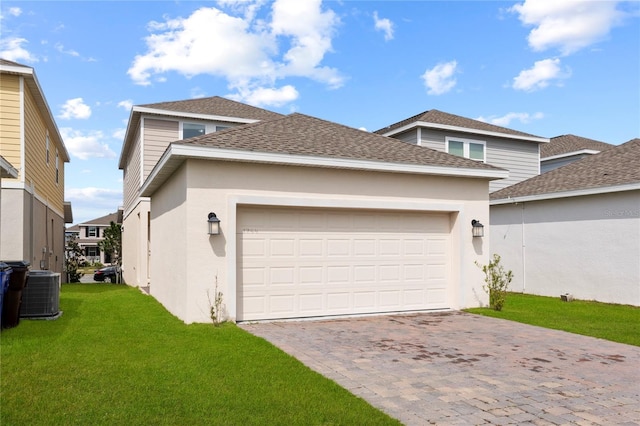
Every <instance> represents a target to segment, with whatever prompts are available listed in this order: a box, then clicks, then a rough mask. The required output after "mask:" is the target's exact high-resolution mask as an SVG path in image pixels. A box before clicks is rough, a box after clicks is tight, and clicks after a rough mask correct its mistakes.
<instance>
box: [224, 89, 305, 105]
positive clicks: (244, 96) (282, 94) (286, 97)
mask: <svg viewBox="0 0 640 426" xmlns="http://www.w3.org/2000/svg"><path fill="white" fill-rule="evenodd" d="M298 96H299V94H298V91H297V90H296V88H295V87H293V86H291V85H286V86H283V87H281V88H279V89H274V88H266V87H258V88H256V89H254V90H251V89H246V90H244V89H243V90H240V93H239V94H232V95H229V96H228V97H229V98H230V99H233V100H236V101H240V102H245V103H248V104H250V105H255V106H275V107H279V106H282V105H285V104H288V103H289V102H293V101H295V100H296V99H298Z"/></svg>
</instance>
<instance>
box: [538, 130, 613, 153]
mask: <svg viewBox="0 0 640 426" xmlns="http://www.w3.org/2000/svg"><path fill="white" fill-rule="evenodd" d="M612 146H614V145H611V144H608V143H605V142H600V141H596V140H593V139H588V138H583V137H581V136H576V135H562V136H556V137H554V138H551V139H550V141H549V143H545V144H542V145H541V146H540V157H541V158H546V157H553V156H554V155H561V154H568V153H571V152H576V151H582V150H585V149H590V150H594V151H604V150H606V149H609V148H611V147H612Z"/></svg>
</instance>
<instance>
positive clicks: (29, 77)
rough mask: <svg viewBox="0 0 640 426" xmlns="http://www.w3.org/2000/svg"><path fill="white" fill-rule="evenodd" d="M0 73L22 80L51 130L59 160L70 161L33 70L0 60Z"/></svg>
mask: <svg viewBox="0 0 640 426" xmlns="http://www.w3.org/2000/svg"><path fill="white" fill-rule="evenodd" d="M0 73H2V74H13V75H19V76H21V77H23V78H24V81H25V84H26V86H27V87H28V88H29V91H30V92H31V94H32V95H33V98H34V99H35V101H36V106H37V108H38V111H39V112H40V115H41V116H42V119H43V120H44V122H45V124H46V126H47V128H48V129H51V130H52V133H51V134H50V136H51V139H52V140H53V141H54V143H55V144H56V145H57V146H58V149H59V154H60V159H61V160H62V161H63V162H65V163H68V162H69V161H70V157H69V152H68V151H67V147H66V146H65V145H64V140H63V139H62V136H61V135H60V131H59V130H58V125H57V124H56V120H55V119H54V118H53V114H52V113H51V109H50V108H49V104H48V103H47V99H46V98H45V96H44V91H43V90H42V87H40V83H39V82H38V77H36V72H35V70H34V69H33V68H32V67H28V66H26V65H22V64H19V63H17V62H13V61H8V60H6V59H2V58H0Z"/></svg>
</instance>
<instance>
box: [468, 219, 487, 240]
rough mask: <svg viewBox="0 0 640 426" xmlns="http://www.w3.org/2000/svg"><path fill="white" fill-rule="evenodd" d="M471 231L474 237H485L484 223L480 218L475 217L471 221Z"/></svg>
mask: <svg viewBox="0 0 640 426" xmlns="http://www.w3.org/2000/svg"><path fill="white" fill-rule="evenodd" d="M471 226H472V228H471V233H472V234H473V236H474V237H484V225H483V224H481V223H480V221H479V220H475V219H473V220H472V221H471Z"/></svg>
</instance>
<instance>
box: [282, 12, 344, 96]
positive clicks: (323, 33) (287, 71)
mask: <svg viewBox="0 0 640 426" xmlns="http://www.w3.org/2000/svg"><path fill="white" fill-rule="evenodd" d="M272 8H273V9H272V10H273V13H272V22H271V26H270V27H271V32H272V34H273V35H275V36H280V37H283V36H284V37H288V40H287V41H288V43H289V44H290V45H291V48H290V49H289V50H288V51H287V52H286V53H285V54H284V66H283V67H282V68H280V70H279V75H280V76H282V77H288V76H300V77H310V78H313V79H315V80H318V81H320V82H323V83H326V84H328V85H329V86H330V87H333V88H337V87H340V86H342V84H343V78H342V77H341V76H340V75H339V73H338V71H337V70H336V69H334V68H329V67H321V66H320V63H321V62H322V59H323V58H324V55H325V54H326V53H327V52H330V51H331V49H332V47H331V41H332V37H333V35H334V33H335V28H336V26H337V25H338V24H339V23H340V20H339V18H338V16H337V15H336V14H335V13H334V12H333V11H332V10H327V11H324V12H323V11H322V1H321V0H305V1H300V0H277V1H275V2H274V3H273V7H272Z"/></svg>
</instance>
